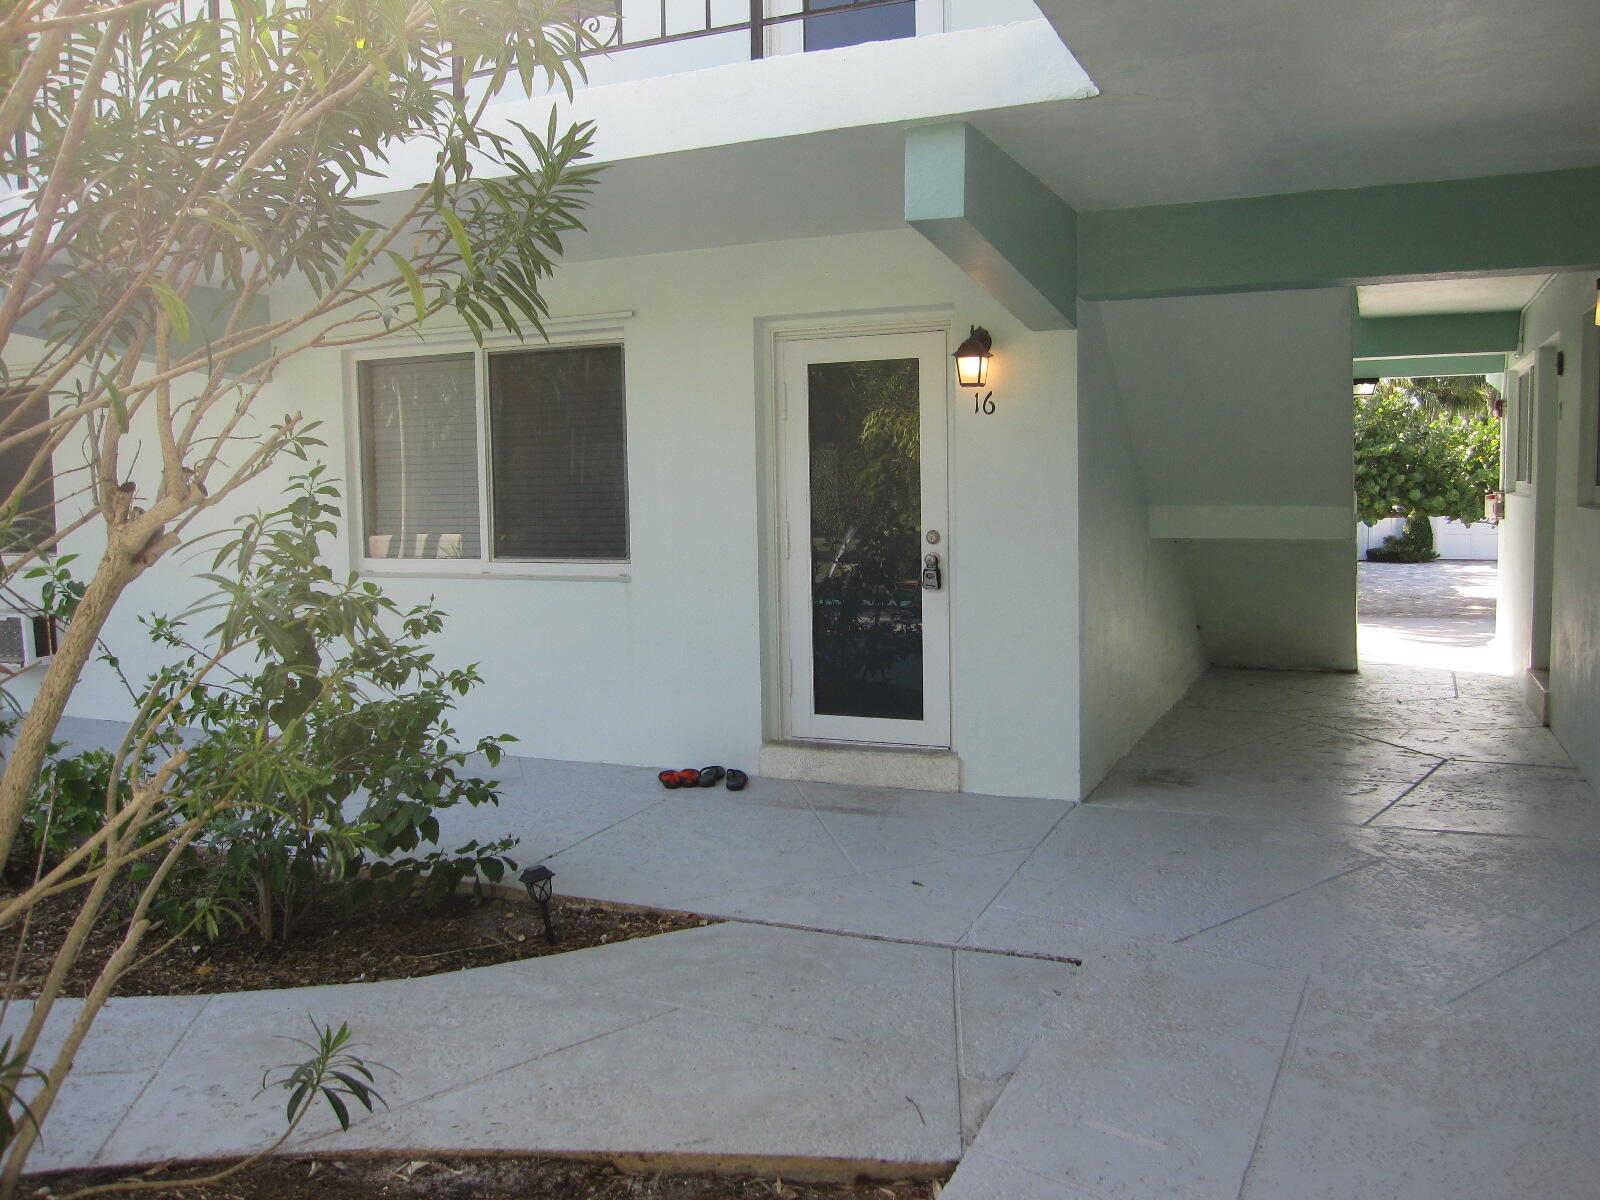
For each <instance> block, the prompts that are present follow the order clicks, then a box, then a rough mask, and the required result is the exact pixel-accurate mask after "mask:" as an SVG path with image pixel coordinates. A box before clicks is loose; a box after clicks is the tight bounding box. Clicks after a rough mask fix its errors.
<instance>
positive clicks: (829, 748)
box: [757, 739, 961, 792]
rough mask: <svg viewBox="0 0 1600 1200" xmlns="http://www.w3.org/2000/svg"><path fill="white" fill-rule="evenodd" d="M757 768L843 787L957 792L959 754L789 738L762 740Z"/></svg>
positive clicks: (772, 775)
mask: <svg viewBox="0 0 1600 1200" xmlns="http://www.w3.org/2000/svg"><path fill="white" fill-rule="evenodd" d="M757 770H758V772H759V773H760V774H761V775H763V776H765V777H766V778H768V779H789V780H794V781H795V782H798V783H838V784H844V785H846V786H849V787H877V788H903V789H906V790H908V791H916V792H959V791H960V790H961V759H960V757H959V756H958V755H957V754H956V752H955V751H954V750H942V749H926V748H923V747H920V746H887V745H877V744H868V743H862V742H815V741H803V740H800V739H790V740H785V741H776V742H765V743H763V744H762V747H761V754H760V759H759V762H758V763H757Z"/></svg>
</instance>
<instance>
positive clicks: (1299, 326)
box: [14, 0, 1600, 798]
mask: <svg viewBox="0 0 1600 1200" xmlns="http://www.w3.org/2000/svg"><path fill="white" fill-rule="evenodd" d="M691 7H692V8H693V9H694V13H699V12H701V11H702V9H704V11H705V12H706V13H708V14H710V17H709V18H708V19H710V20H711V24H712V26H713V27H714V28H716V29H719V30H720V32H705V31H702V32H703V36H699V37H689V36H685V37H682V38H681V39H677V40H662V39H663V38H668V37H669V35H670V36H671V37H673V38H676V35H677V34H680V33H682V34H687V33H693V32H694V27H693V19H694V14H693V13H687V12H685V13H679V12H678V10H677V8H676V6H674V5H668V6H666V7H663V8H660V10H659V12H660V16H659V18H658V19H656V20H655V23H654V25H652V24H651V20H650V18H649V14H643V15H640V16H639V17H638V18H637V20H635V19H634V18H633V17H631V16H630V13H631V10H627V11H625V13H624V21H623V24H622V27H621V32H620V33H619V34H618V37H619V39H620V40H621V42H622V43H623V45H622V47H621V48H619V49H617V50H616V51H614V53H613V54H612V55H611V57H609V58H608V59H604V60H600V61H597V62H595V63H594V64H593V67H592V72H591V76H592V78H591V84H590V86H588V87H587V88H584V89H581V90H580V91H579V92H578V93H577V94H576V95H575V97H574V98H573V99H571V100H570V101H569V100H567V99H566V98H564V97H559V96H558V97H554V98H552V97H531V98H530V97H526V96H505V97H502V98H501V99H500V102H499V103H497V104H496V105H494V106H492V107H491V108H490V110H489V111H490V114H491V119H493V120H511V119H516V120H520V121H522V122H524V123H526V124H529V125H531V126H533V127H541V126H542V124H543V122H544V120H545V118H546V114H547V112H548V110H549V108H550V107H551V106H555V107H556V108H557V110H558V111H559V112H560V113H561V114H562V116H563V118H571V119H574V120H578V119H584V120H594V121H595V122H596V124H597V129H598V142H597V147H596V149H597V156H598V158H599V159H600V160H601V161H603V162H605V163H607V164H608V169H607V171H606V172H605V174H604V175H603V177H602V179H601V182H600V186H599V190H598V192H597V194H596V197H595V201H594V204H593V207H592V209H591V210H590V213H589V215H588V218H587V221H588V225H589V230H588V232H587V233H586V234H584V235H582V236H581V237H578V238H576V239H574V240H573V241H572V242H571V243H570V245H569V246H568V253H567V254H566V255H565V257H564V260H563V264H562V265H561V266H560V268H559V269H558V271H557V274H556V275H555V277H554V280H553V281H552V283H551V285H550V286H549V288H548V296H549V299H550V307H551V312H552V313H553V314H554V316H553V319H552V320H551V321H550V322H549V332H550V340H549V343H548V344H545V343H539V344H526V345H524V344H522V343H518V342H516V341H514V340H501V341H496V340H492V339H491V340H490V341H489V343H488V344H487V345H485V346H484V347H482V348H479V347H477V346H475V345H474V343H473V341H472V339H471V338H470V337H469V336H468V335H467V332H466V330H465V328H464V327H460V326H455V325H452V324H451V323H450V322H449V321H438V322H435V323H434V324H433V325H431V326H430V327H428V328H427V329H426V331H425V336H424V338H423V339H422V340H421V341H419V340H418V339H417V338H416V337H415V336H414V335H412V334H407V335H405V336H403V337H401V336H396V337H394V338H392V339H387V340H378V341H375V342H372V343H370V344H368V345H365V346H362V347H360V348H359V349H358V350H352V351H349V352H342V351H335V350H326V351H319V352H312V353H306V354H303V355H300V356H298V357H296V358H294V359H293V360H291V361H289V362H288V363H286V364H285V365H284V366H283V367H281V368H280V369H279V370H278V372H277V377H276V379H275V380H274V387H275V396H276V402H275V403H269V404H266V405H264V406H263V408H264V411H283V410H285V409H296V410H299V411H302V412H304V413H305V414H306V415H307V416H308V417H311V418H315V419H318V420H321V421H322V422H323V423H324V424H323V430H322V434H321V436H323V437H324V439H325V440H326V441H327V443H328V451H327V456H328V460H329V462H330V463H331V464H332V466H333V468H334V469H335V471H336V472H337V473H338V474H339V475H340V476H341V477H342V478H343V479H344V480H345V481H346V492H347V496H348V501H349V502H348V505H347V507H348V520H347V522H346V525H345V528H344V530H343V535H342V538H341V544H340V546H339V548H338V553H339V554H340V555H341V556H343V558H344V559H345V560H347V561H348V564H349V566H350V567H351V568H352V569H354V570H357V571H360V572H362V573H363V574H366V575H370V576H371V577H372V578H374V579H377V580H380V581H381V582H382V583H383V584H384V586H385V587H386V588H387V589H388V590H389V591H390V592H391V593H392V594H393V595H395V596H396V597H397V598H398V599H400V600H401V601H402V602H407V601H414V600H422V599H425V598H426V597H428V596H434V597H437V599H438V601H439V603H440V605H441V606H442V607H443V608H444V609H445V610H446V611H447V612H448V613H449V614H450V615H451V620H450V623H449V625H448V627H447V629H446V631H445V633H444V635H443V636H442V637H441V639H440V640H439V645H438V650H439V653H440V655H441V656H443V657H444V658H446V659H448V660H450V661H452V662H477V663H479V664H480V667H481V671H482V674H483V677H484V685H483V686H482V687H481V688H480V689H478V690H477V691H476V692H475V693H473V694H472V695H471V696H469V697H468V698H467V699H466V700H465V701H464V702H463V704H462V707H461V710H460V714H459V716H460V719H459V721H458V725H459V726H460V728H461V731H462V732H463V733H465V734H473V735H475V734H478V733H490V732H501V731H505V732H510V733H512V734H514V735H515V736H516V737H517V738H518V739H519V743H518V745H517V746H516V750H517V752H518V753H520V754H525V755H529V756H534V757H544V758H556V759H579V760H591V761H603V762H619V763H637V764H655V765H659V766H662V767H666V766H682V765H690V764H701V763H709V762H723V763H728V764H734V765H742V766H745V767H746V768H747V769H751V770H757V769H759V770H761V771H763V772H765V773H768V774H780V775H783V774H789V775H793V776H796V777H814V778H827V779H835V780H842V781H864V782H883V783H892V784H903V785H909V786H918V787H925V788H938V789H948V790H964V791H971V792H986V793H999V794H1010V795H1026V796H1049V797H1064V798H1075V797H1079V796H1082V795H1085V794H1087V793H1088V792H1089V791H1090V790H1091V789H1092V788H1093V786H1094V785H1095V783H1096V782H1097V781H1098V780H1099V779H1100V778H1101V777H1102V776H1103V775H1104V773H1105V772H1106V770H1107V769H1108V768H1109V767H1110V766H1111V764H1112V763H1114V762H1115V761H1116V760H1117V758H1118V757H1120V756H1121V755H1122V754H1123V753H1125V752H1126V751H1127V749H1128V748H1129V747H1130V746H1131V745H1132V744H1133V743H1134V741H1135V740H1136V739H1137V738H1138V737H1139V736H1140V734H1141V733H1143V732H1144V730H1145V729H1147V728H1148V727H1149V726H1150V724H1151V723H1152V722H1153V721H1154V720H1155V719H1156V718H1157V717H1159V716H1160V715H1161V713H1162V712H1164V711H1165V710H1166V709H1167V708H1168V707H1170V706H1171V705H1172V704H1173V703H1174V702H1175V701H1176V700H1177V699H1178V697H1179V696H1181V694H1182V693H1183V691H1184V689H1185V688H1186V687H1187V685H1188V684H1189V683H1190V682H1191V681H1192V680H1193V679H1194V678H1195V677H1196V676H1197V675H1198V674H1199V673H1200V672H1201V671H1202V670H1203V669H1204V668H1205V666H1206V665H1207V664H1208V663H1216V664H1227V665H1244V666H1259V667H1268V668H1285V667H1294V668H1309V669H1316V670H1331V671H1347V670H1352V669H1354V668H1355V667H1356V665H1357V664H1356V655H1355V632H1356V624H1355V622H1356V611H1355V570H1356V565H1355V564H1356V555H1355V549H1354V546H1353V540H1354V539H1353V533H1352V529H1353V502H1352V496H1351V474H1352V460H1351V446H1350V437H1351V407H1350V384H1351V379H1352V377H1353V376H1361V375H1377V374H1385V375H1395V374H1410V373H1417V374H1422V373H1426V374H1446V373H1449V372H1451V371H1452V370H1455V371H1461V372H1469V371H1470V372H1483V371H1508V372H1509V373H1510V374H1509V376H1508V378H1509V379H1510V380H1511V382H1510V384H1509V385H1508V392H1509V394H1510V395H1511V396H1512V412H1511V415H1510V417H1509V422H1510V424H1509V426H1508V429H1509V431H1510V435H1509V436H1508V442H1509V443H1510V447H1511V448H1510V451H1509V459H1508V461H1509V464H1510V465H1509V467H1508V491H1509V492H1510V495H1509V498H1508V514H1507V519H1506V522H1505V524H1504V525H1503V526H1502V534H1501V543H1500V557H1501V562H1502V568H1503V573H1504V577H1505V587H1506V592H1505V596H1504V599H1503V603H1502V607H1501V620H1502V632H1503V634H1504V635H1505V636H1506V637H1507V638H1508V640H1509V643H1510V645H1511V646H1512V647H1513V651H1514V654H1515V656H1516V659H1517V665H1518V667H1519V669H1527V670H1530V671H1537V672H1544V673H1545V675H1544V676H1541V677H1535V678H1544V679H1547V680H1548V689H1549V711H1550V716H1551V724H1552V728H1553V729H1554V730H1555V732H1556V734H1557V736H1558V737H1559V738H1560V739H1561V740H1562V742H1563V744H1564V745H1565V746H1566V747H1567V749H1568V751H1569V752H1570V753H1571V755H1572V757H1573V758H1574V760H1575V761H1577V762H1578V763H1579V765H1580V766H1582V767H1583V768H1584V769H1585V770H1586V772H1587V773H1588V774H1589V776H1590V777H1591V778H1600V476H1597V474H1596V463H1597V461H1600V459H1597V445H1600V340H1597V333H1600V330H1597V329H1596V325H1595V315H1594V313H1595V269H1596V267H1597V266H1600V207H1597V205H1596V198H1597V197H1600V122H1597V121H1596V120H1595V114H1596V112H1597V111H1600V103H1597V102H1600V84H1597V83H1596V80H1597V78H1600V77H1597V75H1596V73H1595V70H1594V63H1595V62H1596V61H1600V22H1595V21H1594V20H1593V13H1592V12H1591V11H1590V10H1589V9H1588V7H1587V6H1586V5H1585V4H1583V3H1580V2H1579V0H1538V2H1537V3H1533V4H1528V3H1513V2H1512V0H1484V2H1482V3H1478V4H1475V5H1473V6H1472V7H1473V8H1474V10H1475V14H1474V16H1473V17H1472V19H1471V20H1468V19H1467V18H1466V17H1465V16H1460V17H1458V16H1456V15H1454V14H1451V13H1440V12H1438V11H1435V9H1434V8H1433V7H1432V6H1422V7H1419V8H1418V9H1416V10H1400V11H1397V10H1396V9H1394V7H1393V6H1390V5H1380V4H1376V3H1368V2H1366V0H1337V2H1332V3H1326V4H1321V5H1315V6H1305V5H1302V6H1287V7H1286V6H1283V5H1281V4H1274V3H1266V2H1264V0H1262V2H1252V3H1248V4H1243V5H1240V4H1228V5H1220V4H1212V5H1201V6H1194V5H1184V6H1174V5H1170V4H1166V3H1161V2H1159V0H1118V2H1116V3H1113V2H1112V0H1042V4H1041V9H1035V8H1034V7H1033V5H1032V4H1031V3H1029V2H1028V0H900V2H899V3H894V4H886V3H875V4H873V5H870V6H868V7H866V8H863V9H861V10H860V11H851V12H849V13H845V12H841V11H839V10H836V9H828V10H819V12H817V13H813V14H811V15H810V16H807V17H805V19H802V20H791V21H787V22H777V23H775V24H773V25H772V26H771V27H770V28H767V29H765V30H761V29H758V30H757V31H756V34H755V38H756V39H757V41H758V42H759V44H760V46H761V49H762V51H763V53H762V57H761V58H759V59H753V58H752V57H751V54H752V50H753V48H754V44H753V42H752V34H751V30H750V27H749V19H750V18H749V11H748V6H741V5H735V6H734V7H735V9H740V8H743V11H730V12H728V13H725V14H724V13H722V12H721V10H720V9H718V8H717V6H716V5H712V6H710V7H705V6H701V5H695V6H691ZM1041 10H1042V11H1041ZM651 11H652V12H656V11H657V8H656V6H651ZM782 11H783V10H782V9H780V8H773V7H770V6H769V7H768V9H767V10H766V13H767V15H768V16H774V15H779V14H781V13H782ZM680 21H682V22H688V24H685V25H683V26H682V27H679V25H678V24H675V22H680ZM851 21H853V22H856V23H855V24H846V22H851ZM630 22H631V23H630ZM663 22H665V24H663ZM828 22H834V23H835V24H833V25H829V24H827V23H828ZM641 31H642V32H641ZM652 31H653V32H652ZM861 37H865V38H869V39H877V40H865V41H860V42H859V43H858V42H857V41H856V39H857V38H861ZM632 42H643V43H647V44H643V45H638V46H636V47H635V48H632V49H629V48H627V44H628V43H632ZM1535 60H1536V62H1537V66H1536V67H1535V66H1533V65H1532V64H1533V63H1534V62H1535ZM1516 63H1524V64H1525V66H1526V69H1523V70H1519V71H1518V72H1517V75H1518V79H1517V83H1516V86H1515V87H1508V86H1507V78H1506V77H1507V68H1508V65H1510V64H1516ZM425 170H426V166H425V164H423V163H421V162H420V161H418V162H415V163H413V162H411V161H409V160H408V158H407V156H406V155H405V154H404V153H399V154H396V155H395V156H394V157H393V158H392V160H391V169H390V173H389V175H388V176H387V178H386V179H385V180H384V181H383V183H381V184H379V185H374V189H373V190H374V191H375V193H387V192H398V191H400V190H402V189H404V188H407V187H409V186H411V185H412V184H414V183H415V182H417V181H418V180H419V179H420V178H422V173H423V171H425ZM281 302H283V303H285V304H289V303H293V302H294V296H293V294H291V293H290V292H287V291H286V292H284V293H283V294H282V295H281ZM973 326H980V327H982V328H984V329H985V330H987V331H988V333H989V334H990V335H991V336H992V346H993V358H992V360H991V361H990V364H989V378H988V380H987V382H986V383H985V385H984V386H983V387H982V388H980V389H968V388H964V387H961V386H959V384H958V382H957V379H956V376H955V371H954V368H953V364H952V360H951V355H952V353H953V351H954V350H955V349H956V347H957V345H958V344H959V343H960V342H961V341H962V340H963V339H964V338H965V337H966V336H967V334H968V331H969V329H971V327H973ZM986 397H987V398H988V399H989V400H990V401H992V403H987V404H986V403H985V398H986ZM290 469H291V467H290V465H289V464H284V465H283V467H282V469H281V471H280V472H279V473H278V474H277V475H276V476H275V477H272V478H267V479H263V480H261V481H259V482H258V483H257V484H255V485H254V486H253V487H252V488H251V489H250V490H249V491H248V494H242V495H241V496H240V497H239V500H238V506H237V510H238V511H242V510H244V509H246V508H251V507H255V506H257V505H259V504H262V503H265V502H267V501H268V500H270V499H271V498H272V497H273V496H274V495H275V494H276V492H277V489H278V488H279V486H280V485H281V482H282V479H283V478H284V476H285V475H286V474H287V473H288V472H289V471H290ZM232 515H236V513H233V514H220V515H219V520H220V521H224V522H225V521H226V520H228V519H229V518H230V517H231V516H232ZM930 556H933V557H934V558H935V559H936V561H934V562H931V563H930V562H928V558H929V557H930ZM924 568H927V569H929V570H931V571H934V572H935V576H934V577H931V578H926V579H925V577H924ZM193 569H195V565H194V564H193V563H192V562H186V560H185V556H184V555H183V554H182V553H181V552H180V553H179V554H177V555H175V556H174V557H173V558H172V559H171V560H170V561H168V562H166V563H164V564H163V565H162V566H161V567H160V568H159V569H157V570H154V571H152V572H150V573H149V574H148V575H147V576H146V577H144V578H143V579H141V580H140V581H139V582H138V583H137V584H136V585H135V586H134V588H133V589H131V591H130V593H129V595H128V597H127V600H126V601H125V602H124V604H123V605H122V607H121V609H120V611H119V613H118V616H117V618H116V620H115V622H114V624H113V626H112V628H111V629H110V630H108V635H107V636H108V640H109V641H110V642H111V643H112V644H113V645H114V646H115V648H116V649H117V651H118V653H119V654H120V655H121V656H122V658H123V662H124V667H125V669H127V670H130V671H138V670H140V669H141V668H144V667H149V666H152V665H153V664H154V661H155V660H154V651H153V650H151V649H150V648H149V647H148V646H147V645H145V644H144V643H143V639H142V634H141V632H140V630H139V628H138V626H137V625H136V624H135V622H134V616H135V614H137V613H139V612H143V611H149V610H151V609H157V608H159V609H162V610H166V611H171V610H172V609H173V608H175V607H176V606H177V604H178V603H179V602H180V601H181V598H182V597H183V596H184V595H185V593H186V590H189V589H192V588H193V587H194V585H193V584H192V583H191V582H189V581H188V580H187V577H186V573H187V572H188V571H190V570H193ZM924 582H927V583H930V584H931V583H937V586H935V587H924V586H923V583H924ZM14 686H15V687H16V689H17V691H18V693H19V695H20V696H21V698H23V699H24V700H25V699H26V695H27V688H28V686H29V684H28V674H27V673H24V674H23V675H22V676H20V677H19V678H18V680H17V681H16V683H15V685H14ZM74 704H75V707H74V709H73V712H74V713H75V714H76V715H79V716H87V717H118V716H122V715H125V712H126V709H125V701H124V698H123V695H122V693H121V692H120V690H119V689H118V688H116V687H115V686H113V684H112V681H111V680H110V679H109V677H108V676H106V675H105V674H104V673H103V671H102V668H100V667H98V666H94V667H91V668H90V671H89V673H88V675H87V677H86V681H85V684H84V686H83V687H81V688H80V689H79V692H78V695H77V697H76V698H75V701H74Z"/></svg>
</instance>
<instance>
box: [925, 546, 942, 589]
mask: <svg viewBox="0 0 1600 1200" xmlns="http://www.w3.org/2000/svg"><path fill="white" fill-rule="evenodd" d="M943 586H944V575H943V573H942V572H941V571H940V570H939V556H938V555H937V554H927V555H924V556H923V559H922V587H923V590H924V591H929V592H937V591H938V590H939V589H940V588H942V587H943Z"/></svg>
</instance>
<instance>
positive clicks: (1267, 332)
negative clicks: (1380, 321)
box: [1102, 288, 1356, 670]
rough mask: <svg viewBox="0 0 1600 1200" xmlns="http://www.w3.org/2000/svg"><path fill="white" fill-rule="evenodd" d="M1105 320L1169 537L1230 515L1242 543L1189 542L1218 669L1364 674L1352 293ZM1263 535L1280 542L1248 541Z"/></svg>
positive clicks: (1247, 298) (1159, 308) (1125, 312)
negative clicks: (1257, 529)
mask: <svg viewBox="0 0 1600 1200" xmlns="http://www.w3.org/2000/svg"><path fill="white" fill-rule="evenodd" d="M1102 310H1103V313H1104V319H1105V326H1106V332H1107V338H1108V342H1109V345H1110V349H1111V355H1112V361H1113V363H1114V365H1115V370H1116V375H1117V379H1118V382H1119V384H1120V387H1121V391H1122V395H1123V397H1124V400H1125V401H1126V411H1127V418H1128V426H1129V431H1130V434H1131V437H1132V441H1133V444H1134V446H1135V449H1136V457H1137V459H1138V462H1139V466H1140V469H1141V472H1142V474H1143V478H1144V483H1145V487H1146V491H1147V493H1148V495H1149V499H1150V503H1151V505H1153V506H1160V509H1161V512H1162V515H1163V519H1164V520H1165V521H1166V522H1167V524H1168V525H1169V526H1172V527H1184V526H1187V525H1195V526H1196V527H1197V528H1200V529H1202V530H1203V529H1204V528H1206V527H1207V525H1208V523H1212V522H1214V521H1215V520H1216V513H1217V512H1219V511H1225V512H1228V513H1229V514H1231V515H1230V517H1229V525H1230V527H1231V528H1232V529H1233V530H1235V531H1237V532H1235V533H1234V534H1233V535H1232V537H1231V538H1230V540H1226V541H1223V540H1213V539H1211V538H1209V537H1206V538H1202V539H1201V540H1189V541H1186V542H1185V543H1184V555H1185V559H1186V561H1187V563H1188V564H1189V573H1190V582H1191V587H1192V594H1193V597H1194V605H1195V611H1196V614H1197V620H1198V621H1199V624H1200V626H1201V637H1202V639H1203V641H1204V644H1205V648H1206V653H1207V655H1208V657H1209V658H1210V660H1211V661H1212V662H1214V663H1218V664H1226V665H1232V666H1251V667H1277V668H1290V667H1293V668H1307V669H1316V670H1330V669H1331V670H1353V669H1354V668H1355V666H1356V641H1355V638H1356V607H1355V606H1356V568H1355V547H1354V540H1355V539H1354V536H1353V534H1352V533H1350V532H1349V531H1351V530H1352V529H1353V528H1354V523H1355V522H1354V500H1353V488H1354V471H1355V467H1354V456H1353V452H1352V448H1351V447H1352V439H1353V436H1354V435H1353V429H1352V421H1353V417H1352V412H1351V406H1350V357H1351V301H1350V293H1349V291H1348V290H1347V289H1343V288H1330V289H1320V290H1309V291H1286V292H1269V293H1251V294H1242V295H1229V296H1196V297H1182V298H1175V299H1160V300H1128V301H1117V302H1115V303H1108V304H1105V305H1103V306H1102ZM1185 510H1193V512H1194V513H1195V514H1197V518H1196V520H1195V521H1193V522H1185V521H1184V520H1183V519H1182V518H1183V515H1184V512H1185ZM1257 523H1259V525H1260V526H1261V527H1265V528H1271V529H1272V530H1273V537H1272V538H1271V539H1266V538H1250V537H1248V536H1245V537H1243V538H1241V537H1239V532H1243V531H1248V530H1249V529H1251V528H1252V527H1253V526H1255V525H1256V524H1257ZM1329 530H1332V531H1334V532H1333V535H1331V536H1330V535H1329V532H1328V531H1329Z"/></svg>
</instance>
